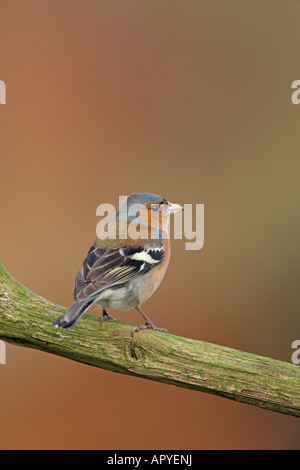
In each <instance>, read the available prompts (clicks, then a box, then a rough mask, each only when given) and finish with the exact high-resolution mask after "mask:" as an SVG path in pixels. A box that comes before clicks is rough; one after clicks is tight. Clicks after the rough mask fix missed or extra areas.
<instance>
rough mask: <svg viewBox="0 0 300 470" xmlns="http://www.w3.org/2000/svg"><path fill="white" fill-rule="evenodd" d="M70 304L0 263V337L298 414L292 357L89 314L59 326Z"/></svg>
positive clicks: (298, 373)
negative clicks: (48, 296) (43, 293)
mask: <svg viewBox="0 0 300 470" xmlns="http://www.w3.org/2000/svg"><path fill="white" fill-rule="evenodd" d="M65 310H66V309H65V308H64V307H61V306H59V305H56V304H54V303H53V302H50V301H48V300H45V299H43V298H41V297H39V296H38V295H36V294H34V293H33V292H31V291H29V290H28V289H27V288H25V287H24V286H22V285H21V284H19V283H18V282H16V281H15V280H14V279H12V277H11V276H10V275H9V274H8V273H7V272H6V271H5V269H4V268H3V266H2V265H1V264H0V339H2V340H4V341H7V342H8V343H12V344H14V345H18V346H25V347H29V348H35V349H39V350H42V351H46V352H48V353H51V354H57V355H59V356H63V357H67V358H69V359H72V360H75V361H79V362H83V363H85V364H89V365H92V366H96V367H100V368H102V369H107V370H111V371H114V372H119V373H122V374H129V375H133V376H136V377H142V378H145V379H150V380H156V381H158V382H164V383H167V384H172V385H176V386H179V387H183V388H188V389H191V390H199V391H201V392H207V393H212V394H215V395H218V396H220V397H225V398H230V399H232V400H236V401H239V402H242V403H247V404H249V405H254V406H257V407H261V408H265V409H268V410H272V411H277V412H280V413H285V414H288V415H293V416H297V417H300V368H299V366H296V365H293V364H289V363H286V362H282V361H278V360H275V359H269V358H266V357H261V356H257V355H254V354H249V353H245V352H242V351H237V350H234V349H230V348H228V347H223V346H217V345H214V344H210V343H205V342H203V341H196V340H192V339H188V338H182V337H179V336H174V335H171V334H166V333H160V332H157V331H152V330H143V331H141V332H139V333H136V334H134V337H133V338H132V337H131V332H132V329H133V326H132V325H129V324H125V323H121V322H114V321H110V320H108V321H105V322H104V324H103V326H102V327H101V326H100V321H99V318H97V317H95V316H93V315H85V316H84V317H83V319H82V320H81V321H80V322H79V323H78V325H77V326H76V327H75V328H73V329H71V330H62V329H60V328H59V329H57V328H53V327H52V326H51V325H52V322H53V321H54V320H55V319H56V318H57V317H58V316H59V315H61V314H62V313H63V312H64V311H65Z"/></svg>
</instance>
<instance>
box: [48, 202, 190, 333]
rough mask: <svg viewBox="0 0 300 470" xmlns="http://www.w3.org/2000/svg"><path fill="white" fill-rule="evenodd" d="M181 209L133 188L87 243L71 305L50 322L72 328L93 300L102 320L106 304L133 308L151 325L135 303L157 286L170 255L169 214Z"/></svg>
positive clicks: (109, 306)
mask: <svg viewBox="0 0 300 470" xmlns="http://www.w3.org/2000/svg"><path fill="white" fill-rule="evenodd" d="M182 209H183V207H182V206H180V205H179V204H172V203H170V202H168V201H167V200H166V199H164V198H163V197H161V196H158V195H156V194H151V193H135V194H132V195H131V196H128V198H127V199H126V200H125V201H124V203H123V204H122V206H121V207H120V210H119V212H118V213H117V215H116V216H115V218H114V219H113V220H112V221H111V222H110V223H109V224H108V229H107V231H105V232H103V233H101V234H100V236H98V238H97V239H96V241H95V243H94V244H93V245H92V247H91V248H90V250H89V252H88V254H87V256H86V258H85V260H84V262H83V264H82V267H81V269H80V270H79V272H78V274H77V277H76V279H75V287H74V300H75V302H74V303H73V304H72V305H71V307H70V308H69V309H68V310H67V311H66V312H65V313H64V314H63V315H62V316H61V317H59V318H58V319H57V320H55V322H54V323H53V325H52V326H54V327H62V328H72V327H73V326H75V325H76V323H77V322H78V320H79V319H80V317H81V316H82V315H83V314H84V313H85V312H86V311H87V309H88V308H89V307H90V306H91V305H92V304H94V303H95V304H97V305H98V306H100V307H101V308H102V309H103V313H102V317H101V324H102V322H103V321H104V320H107V319H113V318H112V317H111V316H110V315H109V314H108V312H107V309H110V308H113V309H120V310H131V309H133V308H135V309H136V310H137V311H138V312H139V313H140V314H141V315H142V317H143V318H144V320H145V324H143V325H140V326H137V327H136V328H134V330H133V332H134V331H139V330H141V329H144V328H151V329H153V330H158V331H164V332H166V331H167V330H165V329H164V328H158V327H156V326H155V325H154V324H153V323H152V322H151V320H150V319H149V318H148V317H147V316H146V315H145V314H144V312H143V311H142V310H141V308H140V306H141V304H142V303H144V302H145V301H146V300H147V299H149V297H151V295H152V294H153V293H154V292H155V291H156V289H157V288H158V286H159V285H160V283H161V281H162V279H163V277H164V275H165V273H166V270H167V267H168V264H169V260H170V237H169V221H170V215H171V214H174V213H176V212H179V211H181V210H182Z"/></svg>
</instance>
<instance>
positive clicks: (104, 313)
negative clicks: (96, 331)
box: [100, 308, 118, 326]
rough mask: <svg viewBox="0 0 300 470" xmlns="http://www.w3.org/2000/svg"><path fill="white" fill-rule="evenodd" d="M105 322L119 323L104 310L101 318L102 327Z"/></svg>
mask: <svg viewBox="0 0 300 470" xmlns="http://www.w3.org/2000/svg"><path fill="white" fill-rule="evenodd" d="M105 320H114V321H118V320H116V318H113V317H112V316H111V315H110V314H109V313H108V312H107V311H106V310H105V308H104V309H103V311H102V317H100V324H101V326H102V324H103V322H104V321H105Z"/></svg>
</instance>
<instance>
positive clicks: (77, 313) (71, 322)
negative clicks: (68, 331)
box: [52, 298, 95, 328]
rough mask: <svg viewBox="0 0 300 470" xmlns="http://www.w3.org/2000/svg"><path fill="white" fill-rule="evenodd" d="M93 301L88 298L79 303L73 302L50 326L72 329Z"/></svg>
mask: <svg viewBox="0 0 300 470" xmlns="http://www.w3.org/2000/svg"><path fill="white" fill-rule="evenodd" d="M94 301H95V299H94V298H89V299H86V300H81V301H80V302H74V303H73V304H72V305H71V307H70V308H68V310H67V311H66V312H65V313H64V314H63V315H62V316H61V317H59V318H57V320H55V322H53V323H52V326H54V328H59V327H60V328H72V327H73V326H75V325H76V323H77V322H78V321H79V319H80V317H81V315H83V314H84V312H85V311H86V310H87V309H88V308H89V307H90V305H92V303H94Z"/></svg>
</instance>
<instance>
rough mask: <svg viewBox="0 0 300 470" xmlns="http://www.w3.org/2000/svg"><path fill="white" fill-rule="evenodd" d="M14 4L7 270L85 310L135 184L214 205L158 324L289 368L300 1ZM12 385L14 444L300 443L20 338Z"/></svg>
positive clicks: (2, 242) (166, 286)
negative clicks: (78, 287)
mask: <svg viewBox="0 0 300 470" xmlns="http://www.w3.org/2000/svg"><path fill="white" fill-rule="evenodd" d="M0 12H1V19H0V22H1V27H0V58H1V59H0V61H1V67H0V79H1V80H4V81H5V83H6V86H7V104H6V105H2V106H0V155H1V157H0V158H1V167H0V204H1V230H0V261H1V262H2V263H3V264H4V266H5V267H6V269H7V270H8V271H9V272H10V273H11V274H12V275H13V277H15V278H16V279H17V280H18V281H20V282H22V283H23V284H24V285H26V286H27V287H28V288H30V289H31V290H33V291H34V292H36V293H38V294H39V295H41V296H43V297H45V298H48V299H51V300H53V301H55V302H57V303H59V304H62V305H66V306H68V305H69V304H70V303H71V301H72V290H73V282H74V278H75V276H76V274H77V271H78V269H79V267H80V265H81V262H82V260H83V258H84V256H85V254H86V252H87V250H88V249H89V247H90V244H91V243H92V242H93V241H94V238H95V230H96V223H97V221H98V219H97V218H96V207H97V206H98V205H99V204H101V203H104V202H106V203H113V204H117V203H118V196H119V195H125V194H130V193H132V192H135V191H150V192H156V193H158V194H161V195H163V196H164V197H166V198H168V199H169V200H171V201H172V202H179V203H182V204H184V203H193V204H196V203H203V204H205V245H204V248H203V249H202V250H200V251H186V250H185V247H184V241H182V240H178V241H177V240H176V241H173V243H172V250H173V253H172V259H171V264H170V267H169V270H168V273H167V275H166V278H165V280H164V282H163V284H162V285H161V287H160V288H159V290H158V291H157V292H156V294H155V295H154V296H153V297H152V298H151V299H150V300H149V301H148V302H147V303H146V304H145V305H144V309H145V311H146V313H147V314H148V315H149V316H150V317H151V319H152V320H153V321H154V323H156V324H158V325H159V326H162V327H166V328H168V329H169V330H170V331H171V332H172V333H175V334H178V335H182V336H187V337H191V338H195V339H201V340H204V341H210V342H213V343H216V344H221V345H226V346H229V347H232V348H236V349H242V350H245V351H249V352H252V353H257V354H261V355H265V356H269V357H273V358H278V359H281V360H284V361H288V362H290V361H291V354H292V350H291V344H292V341H293V340H295V339H300V338H299V337H300V328H299V294H298V292H299V270H298V267H299V257H298V255H299V205H298V199H299V191H298V186H299V183H298V174H299V173H298V172H299V169H300V168H299V150H300V137H299V136H300V133H299V123H300V105H299V106H295V105H293V104H292V102H291V93H292V90H291V83H292V81H294V80H297V79H300V69H299V61H298V60H297V58H298V52H297V47H298V45H299V41H300V29H299V13H300V4H299V2H298V1H295V0H294V1H290V2H282V1H277V0H272V1H266V0H264V1H261V0H252V1H251V2H250V1H248V2H241V1H240V0H229V1H227V2H222V1H221V0H218V1H217V0H205V1H201V2H200V1H198V0H195V1H192V0H189V1H187V2H182V1H177V0H172V1H165V2H161V1H157V0H143V1H142V2H141V1H139V0H134V1H132V0H126V1H123V0H116V1H113V2H112V1H109V0H106V1H103V0H88V1H84V0H63V1H62V0H51V1H50V0H49V1H48V0H27V1H26V2H24V1H21V0H10V1H8V0H0ZM112 313H113V314H115V316H116V317H117V318H119V319H121V320H122V319H124V320H125V321H128V322H132V323H133V324H139V323H140V318H139V316H138V314H137V313H135V312H130V313H124V312H112ZM141 334H142V333H141ZM0 384H1V388H0V400H1V402H0V410H1V412H0V414H1V418H0V422H1V429H0V448H2V449H18V448H22V449H23V448H25V449H28V448H36V449H47V448H50V449H53V448H72V449H76V448H85V449H90V448H97V449H143V448H144V449H217V448H224V449H230V448H250V449H251V448H258V449H261V448H272V449H279V448H285V449H288V448H300V444H299V443H300V438H299V437H300V422H299V420H297V419H296V418H293V417H287V416H283V415H280V414H276V413H272V412H269V411H264V410H260V409H257V408H254V407H250V406H246V405H242V404H238V403H234V402H231V401H229V400H225V399H221V398H217V397H214V396H209V395H206V394H201V393H198V392H192V391H186V390H181V389H179V388H175V387H172V386H167V385H163V384H158V383H152V382H150V381H146V380H142V379H136V378H132V377H127V376H122V375H118V374H115V373H111V372H106V371H102V370H98V369H95V368H92V367H89V366H85V365H82V364H77V363H75V362H72V361H70V360H67V359H63V358H60V357H55V356H52V355H49V354H46V353H42V352H38V351H34V350H27V349H23V348H17V347H13V346H11V345H8V346H7V364H6V365H5V366H0Z"/></svg>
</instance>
